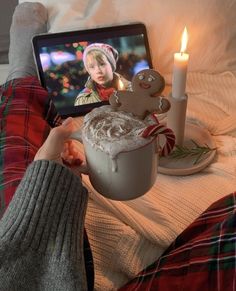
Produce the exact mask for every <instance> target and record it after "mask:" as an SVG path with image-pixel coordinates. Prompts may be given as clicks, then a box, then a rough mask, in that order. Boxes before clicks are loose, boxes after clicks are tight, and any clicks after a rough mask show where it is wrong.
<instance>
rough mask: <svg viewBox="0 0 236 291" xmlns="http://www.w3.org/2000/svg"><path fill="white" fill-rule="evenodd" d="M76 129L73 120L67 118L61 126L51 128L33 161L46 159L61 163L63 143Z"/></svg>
mask: <svg viewBox="0 0 236 291" xmlns="http://www.w3.org/2000/svg"><path fill="white" fill-rule="evenodd" d="M76 129H77V127H76V125H75V123H74V121H73V118H71V117H69V118H67V119H66V120H65V121H64V122H63V124H62V125H61V126H58V127H55V128H53V129H52V130H51V131H50V133H49V135H48V137H47V139H46V141H45V142H44V144H43V145H42V147H41V148H40V149H39V150H38V152H37V154H36V156H35V160H39V159H48V160H55V161H58V162H62V160H61V153H62V152H63V151H64V147H65V142H66V140H68V139H69V138H70V135H71V134H72V133H73V132H75V131H76Z"/></svg>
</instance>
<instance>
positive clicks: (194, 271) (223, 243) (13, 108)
mask: <svg viewBox="0 0 236 291" xmlns="http://www.w3.org/2000/svg"><path fill="white" fill-rule="evenodd" d="M59 124H60V118H59V116H58V115H57V113H56V110H55V108H54V107H53V105H52V103H51V101H50V99H49V98H48V95H47V92H46V91H45V90H44V89H43V88H42V87H41V86H40V85H39V82H38V79H37V78H36V77H27V78H22V79H16V80H12V81H9V82H8V83H7V84H5V85H3V86H2V87H0V217H1V215H2V214H3V212H4V210H5V209H6V208H7V206H8V205H9V203H10V201H11V199H12V197H13V195H14V193H15V190H16V188H17V186H18V184H19V183H20V181H21V179H22V177H23V175H24V173H25V170H26V168H27V166H28V165H29V164H30V163H31V161H32V160H33V158H34V155H35V153H36V152H37V150H38V148H39V147H40V146H41V145H42V143H43V142H44V140H45V139H46V137H47V135H48V133H49V131H50V127H54V126H57V125H59ZM235 202H236V192H235V193H232V194H229V195H227V196H226V197H224V198H222V199H221V200H219V201H217V202H215V203H214V204H212V205H211V206H210V207H209V208H208V209H207V210H206V211H205V212H204V213H203V214H202V215H201V216H200V217H199V218H198V219H196V220H195V221H194V222H193V223H192V224H191V225H190V226H189V227H188V228H187V229H186V230H185V231H184V232H183V233H181V234H180V235H179V236H178V237H177V239H176V240H175V241H174V242H173V243H172V244H171V246H170V247H169V248H168V249H167V250H166V251H165V253H164V254H163V255H162V256H161V257H160V258H159V259H158V260H157V261H156V262H154V263H153V264H151V265H150V266H149V267H147V268H146V269H145V270H143V271H142V272H140V273H139V274H137V276H136V277H135V278H134V279H133V280H131V281H130V282H129V283H127V284H126V285H125V286H123V287H122V288H120V291H125V290H139V291H145V290H161V291H165V290H168V291H169V290H170V291H171V290H174V291H178V290H196V291H197V290H201V291H205V290H206V291H208V290H212V291H213V290H214V291H215V290H222V291H228V290H229V291H231V290H236V203H235ZM84 254H85V261H86V269H87V279H88V285H89V290H92V288H93V265H92V255H91V251H90V248H89V243H88V240H87V236H86V233H85V249H84ZM65 291H66V290H65ZM104 291H106V290H104Z"/></svg>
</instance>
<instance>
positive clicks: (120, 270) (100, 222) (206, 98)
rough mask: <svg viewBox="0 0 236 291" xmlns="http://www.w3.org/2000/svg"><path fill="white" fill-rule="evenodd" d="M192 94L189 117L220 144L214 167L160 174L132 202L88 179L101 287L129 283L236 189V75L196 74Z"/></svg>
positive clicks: (190, 81) (89, 223)
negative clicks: (94, 185) (105, 195)
mask: <svg viewBox="0 0 236 291" xmlns="http://www.w3.org/2000/svg"><path fill="white" fill-rule="evenodd" d="M167 79H168V78H167ZM187 92H188V95H189V101H188V108H187V116H188V120H189V121H191V122H195V123H198V124H200V125H202V126H204V127H205V128H207V129H208V130H209V132H210V133H211V134H212V136H213V139H214V141H215V143H216V146H217V155H216V157H215V159H214V160H213V162H212V163H211V164H210V166H208V167H207V168H206V169H204V170H203V171H202V172H200V173H197V174H194V175H191V176H182V177H181V176H167V175H162V174H158V176H157V180H156V184H155V186H154V187H153V188H152V189H151V190H150V191H149V192H148V193H147V194H146V195H144V196H143V197H141V198H138V199H136V200H133V201H129V202H117V201H111V200H108V199H106V198H103V197H102V196H101V195H99V194H97V193H96V192H95V191H94V190H93V188H92V187H91V186H90V183H89V179H88V177H84V178H83V180H84V183H85V184H86V186H87V187H89V188H90V200H89V207H88V211H87V216H86V227H87V231H88V235H89V239H90V243H91V247H92V250H93V256H94V262H95V288H96V290H115V289H117V288H118V287H120V286H121V285H123V284H124V283H126V282H127V281H128V280H129V279H131V278H132V277H133V276H134V275H135V274H136V273H137V272H139V271H140V270H141V269H143V268H144V267H146V266H147V265H148V264H150V263H152V262H153V261H154V260H156V259H157V258H158V257H159V256H160V254H161V253H162V252H163V251H164V250H165V249H166V248H167V247H168V245H169V244H170V243H171V242H172V241H173V240H174V239H175V238H176V236H177V235H178V234H179V233H181V232H182V231H183V230H184V229H185V228H186V227H187V226H188V225H189V224H190V223H191V222H192V221H193V220H194V219H195V218H196V217H197V216H198V215H199V214H200V213H201V212H202V211H204V210H205V209H206V208H207V207H208V206H209V205H210V204H211V203H212V202H213V201H216V200H217V199H219V198H221V197H222V196H224V195H227V194H229V193H230V192H232V191H234V190H236V78H235V77H234V76H233V75H232V74H231V73H224V74H220V75H207V74H200V73H191V74H189V75H188V84H187Z"/></svg>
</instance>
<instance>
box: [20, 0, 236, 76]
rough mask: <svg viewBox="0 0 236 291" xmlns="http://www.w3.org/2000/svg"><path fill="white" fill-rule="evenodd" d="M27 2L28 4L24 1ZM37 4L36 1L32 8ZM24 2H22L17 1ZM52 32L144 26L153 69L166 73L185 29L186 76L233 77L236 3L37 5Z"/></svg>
mask: <svg viewBox="0 0 236 291" xmlns="http://www.w3.org/2000/svg"><path fill="white" fill-rule="evenodd" d="M27 1H29V0H27ZM36 1H40V0H35V1H32V2H36ZM20 2H24V0H20ZM40 2H42V3H43V4H44V5H45V6H46V7H47V8H48V11H49V19H50V21H49V26H50V31H51V32H56V31H65V30H77V29H83V28H91V27H97V26H104V25H105V26H107V25H111V24H112V25H114V24H123V23H128V22H137V21H139V22H143V23H145V24H146V26H147V30H148V36H149V42H150V46H151V53H152V58H153V64H154V68H155V69H157V70H159V71H160V72H162V74H167V73H171V71H172V66H173V54H174V52H178V51H179V50H180V40H181V34H182V31H183V29H184V27H185V26H187V29H188V33H189V43H188V49H187V51H188V52H189V54H190V60H189V66H188V69H189V71H198V72H199V71H200V72H204V71H207V72H210V73H216V72H222V71H227V70H231V71H236V58H235V55H236V20H235V19H236V13H235V11H236V1H235V0H224V1H223V0H204V1H199V0H191V1H189V0H165V1H163V0H146V1H145V0H129V1H127V0H113V1H112V0H100V1H99V0H97V1H96V0H90V1H89V0H87V1H86V0H66V1H64V0H61V1H58V0H41V1H40Z"/></svg>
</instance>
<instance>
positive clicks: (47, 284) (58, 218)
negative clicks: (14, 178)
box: [0, 160, 88, 291]
mask: <svg viewBox="0 0 236 291" xmlns="http://www.w3.org/2000/svg"><path fill="white" fill-rule="evenodd" d="M87 200H88V194H87V190H86V189H85V188H84V187H83V186H82V183H81V180H80V178H79V177H77V176H75V175H74V174H73V173H72V172H71V171H70V170H68V169H67V168H65V167H63V166H62V165H59V164H57V163H54V162H52V161H45V160H42V161H35V162H33V163H32V164H31V165H30V166H29V167H28V169H27V171H26V173H25V176H24V178H23V179H22V181H21V183H20V185H19V187H18V188H17V191H16V193H15V196H14V197H13V200H12V201H11V203H10V205H9V207H8V209H7V210H6V212H5V214H4V216H3V218H2V219H1V221H0V285H1V290H4V291H8V290H9V291H10V290H57V291H60V290H61V291H62V290H63V291H64V290H67V291H68V290H69V291H70V290H87V286H86V273H85V266H84V257H83V228H84V219H85V212H86V206H87Z"/></svg>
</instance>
